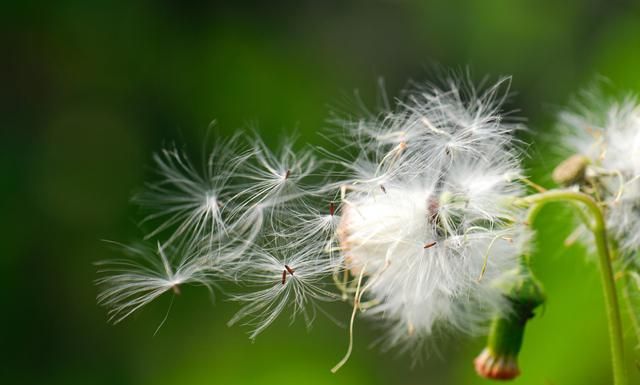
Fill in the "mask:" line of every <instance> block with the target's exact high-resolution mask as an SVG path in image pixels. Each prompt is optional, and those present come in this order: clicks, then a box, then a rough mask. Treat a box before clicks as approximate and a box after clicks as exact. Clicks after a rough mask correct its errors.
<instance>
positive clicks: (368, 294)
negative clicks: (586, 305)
mask: <svg viewBox="0 0 640 385" xmlns="http://www.w3.org/2000/svg"><path fill="white" fill-rule="evenodd" d="M506 85H507V83H506V82H505V81H502V82H499V83H498V84H496V85H494V86H492V87H489V88H486V87H485V88H482V89H476V88H473V87H470V86H464V85H463V84H462V82H459V81H450V82H449V83H447V85H446V86H445V87H436V86H428V87H425V88H423V89H421V90H417V91H415V92H412V93H410V94H409V96H408V97H407V98H406V99H405V100H403V101H399V102H398V103H397V106H396V108H395V109H394V110H393V111H386V112H384V113H382V114H381V115H380V116H376V117H371V118H366V119H361V120H356V121H350V122H342V123H343V125H344V126H347V132H348V134H347V143H348V147H349V149H350V150H354V151H352V152H350V153H349V155H347V156H345V157H342V158H338V157H334V158H333V159H329V160H327V162H320V161H318V160H317V158H316V155H315V154H314V153H313V152H312V151H310V150H303V151H294V150H293V148H292V145H291V144H290V143H287V144H285V145H283V146H282V148H281V149H280V150H279V151H277V152H272V151H270V150H269V148H267V146H265V144H264V143H263V142H262V141H260V140H258V139H245V138H244V137H243V136H242V134H241V135H238V136H236V137H234V138H232V139H231V140H229V141H225V142H222V143H219V144H217V145H216V146H214V148H213V149H212V151H211V152H210V154H209V156H208V157H207V158H206V159H204V161H203V162H202V166H201V167H196V166H194V164H192V163H191V162H190V161H189V160H188V158H187V157H186V156H185V154H184V153H183V152H181V151H179V150H177V149H175V148H172V149H169V150H165V151H163V152H161V153H160V154H157V155H156V156H155V162H156V165H157V170H158V174H159V178H158V180H157V181H156V182H154V183H152V184H149V185H148V186H147V189H146V191H145V192H144V193H142V194H140V195H139V196H137V197H136V199H135V202H137V203H138V204H139V205H141V206H142V207H143V209H145V211H146V212H147V216H146V217H145V218H144V220H143V227H147V228H148V227H150V228H151V230H150V231H149V232H148V234H147V236H146V239H147V240H151V239H152V240H153V241H154V242H157V243H158V246H157V248H156V249H157V250H155V251H154V250H151V251H145V252H142V253H140V252H137V254H143V258H137V259H136V258H133V259H127V260H126V261H125V262H116V263H107V264H105V265H104V266H105V267H104V268H103V271H104V272H105V275H104V276H103V277H102V278H100V280H99V284H100V285H102V286H103V287H104V290H103V292H102V293H101V294H100V296H99V298H98V299H99V302H100V303H102V304H104V305H106V306H108V307H110V308H111V317H112V319H113V321H115V322H119V321H121V320H122V319H123V318H125V317H127V316H128V315H130V314H131V313H132V312H133V311H135V310H137V309H138V308H140V307H141V306H143V305H144V304H146V303H148V302H150V301H151V300H153V299H154V298H156V297H158V296H159V295H161V294H162V293H164V292H167V291H170V290H174V291H176V292H177V291H178V288H179V286H180V285H182V284H188V283H196V284H202V285H205V286H207V287H209V288H211V286H212V285H213V284H214V282H216V281H217V280H231V281H233V282H236V283H238V284H239V285H242V286H244V287H246V288H248V289H250V291H248V292H243V293H240V294H236V295H232V299H235V300H238V301H241V302H243V303H244V307H242V309H241V310H240V311H239V312H238V313H237V314H236V316H235V317H233V319H232V320H231V321H230V324H233V323H237V322H244V323H246V324H249V325H251V326H253V332H252V334H251V337H252V338H253V337H255V336H256V335H257V334H258V333H260V332H261V331H262V330H264V329H265V328H266V327H267V326H268V325H269V324H271V323H272V322H273V321H274V320H275V319H276V318H277V317H278V315H280V314H281V313H282V312H283V311H284V310H285V309H291V313H292V316H295V315H301V316H302V317H303V318H304V319H305V320H306V321H307V322H310V321H311V320H312V319H313V317H314V315H315V312H316V310H317V307H316V306H317V305H316V302H318V301H328V300H333V299H337V298H340V296H338V295H336V294H333V293H332V292H331V291H329V290H328V284H329V283H330V279H329V278H331V277H332V276H333V278H334V281H335V284H336V287H337V288H338V289H339V291H340V292H342V294H343V296H342V298H343V299H351V300H353V301H354V306H355V307H356V308H360V309H362V310H364V309H365V308H368V311H369V314H371V316H372V317H376V318H378V319H380V320H382V321H383V322H382V323H383V324H385V325H388V327H389V329H390V334H389V336H390V337H389V339H388V341H389V342H390V343H391V344H392V345H398V344H402V345H403V346H405V347H408V346H411V345H413V344H412V343H411V342H415V341H422V340H423V339H424V337H427V336H429V335H430V334H432V332H433V331H434V330H435V329H436V328H439V327H443V328H444V327H452V328H454V329H457V330H463V331H466V332H470V333H473V332H476V331H478V330H480V329H482V327H483V326H485V325H486V323H487V321H488V320H489V318H490V317H491V316H493V315H495V313H496V312H502V311H508V309H505V306H506V303H505V301H504V300H503V295H502V293H501V290H500V289H499V288H498V286H497V284H496V282H497V281H498V280H499V279H509V278H505V277H512V279H514V277H515V276H514V275H513V274H506V273H507V272H511V271H512V270H513V269H514V268H516V267H517V264H518V261H519V257H520V256H521V255H522V253H523V252H525V250H524V249H525V248H526V244H527V242H528V236H527V233H528V230H527V229H526V226H525V225H524V224H523V223H522V222H523V221H522V216H521V213H520V212H519V209H517V208H515V207H514V205H513V202H514V200H516V199H517V198H518V197H519V196H521V194H522V190H521V186H520V184H519V181H518V179H519V178H520V177H521V169H520V166H519V161H520V159H519V153H518V152H517V151H516V150H515V147H516V146H515V143H514V139H513V134H514V131H515V130H516V129H517V128H518V125H516V124H511V123H508V122H505V121H504V120H503V115H502V113H501V110H500V109H501V107H502V102H503V100H504V97H505V96H506V91H507V90H506V88H507V87H506ZM353 152H355V156H353ZM325 163H329V164H331V166H332V169H331V170H329V169H326V168H324V164H325ZM134 250H138V249H135V248H134ZM363 297H364V298H366V299H367V300H368V301H367V302H366V303H365V302H360V299H361V298H363ZM354 314H355V313H354Z"/></svg>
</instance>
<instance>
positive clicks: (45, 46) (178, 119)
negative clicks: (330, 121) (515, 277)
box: [0, 0, 640, 385]
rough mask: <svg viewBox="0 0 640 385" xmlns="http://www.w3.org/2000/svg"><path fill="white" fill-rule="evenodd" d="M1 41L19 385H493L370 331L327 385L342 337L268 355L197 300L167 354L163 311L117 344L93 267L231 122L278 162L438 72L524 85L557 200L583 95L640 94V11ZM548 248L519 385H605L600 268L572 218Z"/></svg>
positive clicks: (446, 5) (9, 354)
mask: <svg viewBox="0 0 640 385" xmlns="http://www.w3.org/2000/svg"><path fill="white" fill-rule="evenodd" d="M0 31H1V33H0V42H1V45H0V47H2V49H1V50H0V52H2V56H1V59H0V176H1V177H2V179H1V182H0V183H1V188H0V213H1V214H0V215H1V216H0V218H2V219H1V220H0V226H1V228H0V234H2V242H0V245H1V246H0V251H1V254H0V276H1V277H2V280H1V282H2V284H1V286H0V289H1V290H0V301H1V302H0V305H1V306H0V309H2V314H1V315H0V320H1V321H0V323H1V325H2V327H1V328H0V355H1V356H0V383H3V384H5V383H6V384H31V383H33V384H65V385H67V384H82V385H85V384H110V385H116V384H118V385H119V384H123V385H126V384H154V385H162V384H179V385H189V384H221V385H223V384H224V385H226V384H265V385H271V384H277V385H287V384H336V385H337V384H351V385H353V384H366V385H375V384H394V385H396V384H397V385H403V384H424V385H426V384H435V385H441V384H442V385H446V384H451V385H459V384H476V383H485V382H484V381H483V380H481V379H479V378H477V377H476V376H475V374H474V372H473V367H472V359H473V357H474V356H475V354H477V353H478V352H479V351H480V350H481V348H482V346H483V343H484V341H483V339H482V338H480V339H474V340H468V339H464V338H460V339H455V340H449V341H443V343H441V344H439V346H440V349H441V350H440V354H439V355H438V354H436V355H433V356H432V357H431V358H429V359H428V360H427V361H426V362H425V363H424V364H423V365H422V366H418V367H416V368H414V369H410V360H409V358H408V357H406V356H400V357H396V356H394V355H393V354H392V353H380V352H378V350H376V349H370V348H369V346H368V345H369V343H370V342H371V341H373V340H374V339H375V337H376V336H377V335H379V333H381V330H380V329H376V328H375V327H374V326H373V325H371V324H370V323H368V322H366V320H364V319H361V320H358V322H357V325H356V334H355V349H354V353H353V356H352V359H351V361H350V362H349V363H348V364H347V365H346V366H345V367H344V368H343V369H342V370H341V371H340V372H339V373H338V374H336V375H332V374H331V373H330V372H329V369H330V368H331V367H332V366H333V365H334V364H335V363H336V362H337V361H338V360H339V359H340V358H341V357H342V355H343V353H344V351H345V350H346V347H347V332H346V331H345V330H344V329H341V328H339V327H337V326H335V325H334V324H332V323H331V322H330V321H329V320H327V319H326V318H325V317H320V318H319V319H318V320H317V322H316V323H315V325H314V328H313V329H312V330H311V331H310V332H307V331H305V329H304V327H303V326H302V325H301V324H295V325H294V326H289V323H288V322H287V321H288V320H287V319H286V318H285V317H283V318H282V319H280V320H279V321H278V322H277V323H276V324H275V325H274V326H273V327H271V328H270V329H268V330H267V331H266V332H265V333H264V334H263V335H261V336H259V338H258V339H257V341H256V342H255V343H254V344H252V343H251V342H250V341H249V340H248V338H247V337H246V334H245V332H246V330H245V329H243V328H241V327H234V328H227V327H226V325H225V323H226V321H227V320H228V319H229V318H230V317H231V315H232V314H233V313H234V311H235V310H236V309H237V306H236V305H235V304H231V303H228V302H226V301H225V300H224V299H222V297H220V298H216V300H215V302H214V303H213V304H212V302H211V301H210V299H209V298H208V296H207V293H205V291H204V290H198V289H197V288H185V289H184V290H183V295H182V296H180V297H179V298H178V299H177V300H176V302H175V304H174V306H173V310H172V312H171V314H170V316H169V319H168V321H167V323H166V324H165V326H164V327H163V329H162V330H161V331H160V333H159V334H158V335H157V336H155V337H153V332H154V330H155V327H156V326H157V324H158V323H159V322H160V321H161V320H162V318H163V316H164V313H165V311H166V309H167V307H168V304H169V297H168V296H167V297H166V298H162V299H161V300H159V301H157V302H156V303H154V304H152V305H151V306H149V307H148V308H146V309H145V310H144V311H143V312H141V313H139V314H137V315H136V316H134V317H132V318H131V319H129V320H127V321H126V322H124V323H122V324H120V325H118V326H115V327H114V326H111V325H108V324H107V323H106V314H105V311H104V309H101V308H99V307H97V306H96V305H95V296H96V292H97V291H96V288H95V287H94V286H93V282H92V281H93V279H94V278H95V268H94V266H92V263H93V262H94V261H98V260H102V259H106V258H110V257H114V253H113V251H112V250H110V249H109V248H108V247H106V245H105V244H104V243H102V242H101V241H100V240H101V239H115V240H121V241H127V240H132V239H136V238H137V237H139V235H140V232H139V230H138V229H137V227H136V225H135V219H136V218H138V217H137V216H136V210H135V209H134V208H133V207H131V206H130V205H129V204H128V199H129V197H130V195H131V193H132V192H134V191H135V190H136V189H138V188H140V187H142V185H143V183H144V181H145V180H146V179H147V178H148V177H149V176H150V175H151V171H150V169H149V166H150V158H151V154H152V152H153V151H155V150H158V149H159V148H161V146H162V145H163V143H170V142H174V141H175V142H178V143H187V144H190V145H192V146H193V147H194V148H196V149H197V148H198V143H199V142H200V141H201V140H202V138H203V137H204V135H205V133H206V131H207V127H208V126H209V124H210V122H212V121H213V120H214V119H215V120H216V121H217V125H218V134H219V135H230V134H231V133H232V132H233V131H234V130H237V129H239V128H243V127H247V126H249V127H256V128H257V130H258V131H260V132H261V133H263V134H264V135H265V136H266V137H267V138H269V139H268V140H269V141H270V142H271V143H276V142H277V138H278V136H279V135H281V134H284V133H287V132H291V131H293V130H296V131H297V132H298V133H299V135H300V139H301V140H300V142H301V143H306V142H309V143H316V144H317V143H321V142H323V141H324V142H323V143H325V144H326V140H324V139H321V138H320V137H319V136H318V135H317V133H316V131H319V130H321V129H323V128H324V127H326V126H327V123H326V118H327V116H328V111H329V110H330V109H329V107H328V106H329V105H332V106H337V107H338V108H340V109H343V110H344V109H347V110H348V109H349V108H348V107H347V106H348V104H345V103H344V100H345V95H351V94H352V91H353V90H354V89H359V90H360V94H361V95H362V97H363V99H364V100H365V101H368V102H370V103H371V104H375V100H376V88H377V79H378V77H383V78H384V79H385V84H386V89H387V91H388V92H389V94H390V95H397V94H398V92H399V91H400V90H401V89H402V87H403V86H404V85H405V84H406V83H407V81H408V80H410V79H413V80H416V81H424V80H434V77H435V76H437V71H434V70H433V68H434V67H435V66H442V67H445V68H463V69H464V68H465V67H467V66H469V68H471V69H472V72H473V74H474V75H475V76H476V77H477V78H481V77H482V76H483V75H484V74H489V75H491V76H494V77H497V76H499V75H508V74H510V75H513V84H512V88H513V90H514V91H516V92H517V93H516V94H515V96H514V98H513V99H512V102H511V105H510V106H509V108H513V109H518V110H519V111H520V112H519V114H521V115H522V116H526V117H527V118H528V125H529V126H530V128H531V130H530V132H529V133H528V134H526V138H525V139H527V140H529V141H530V142H531V143H532V145H531V148H530V154H531V159H530V160H529V161H528V166H529V167H530V170H531V174H532V176H533V177H534V179H535V180H536V181H539V182H540V183H542V184H546V185H549V183H550V182H549V181H550V178H549V177H547V175H548V174H549V173H550V170H551V169H552V168H553V165H554V164H555V163H556V162H557V161H558V158H557V156H555V155H554V152H553V151H551V150H550V146H549V145H548V143H549V142H553V140H554V137H553V133H552V131H551V124H550V123H551V121H552V119H553V116H554V114H555V112H556V111H557V108H559V106H561V105H563V104H565V103H566V102H567V101H568V100H569V98H570V95H571V93H572V92H574V91H576V90H578V89H579V88H581V87H583V86H585V85H587V84H588V83H589V82H590V81H591V80H592V79H593V78H594V77H595V76H596V75H602V76H606V77H608V78H609V79H611V81H612V82H613V83H614V84H615V85H616V86H617V87H619V88H620V89H623V90H630V91H636V92H640V7H639V6H638V5H637V4H635V2H633V1H626V2H625V1H606V0H600V1H595V0H593V1H577V0H570V1H551V0H526V1H506V0H504V1H498V0H485V1H441V2H431V1H410V0H386V1H374V0H369V1H364V0H362V1H311V2H303V1H291V2H271V1H264V2H257V3H256V4H251V5H249V4H241V2H232V1H229V2H228V4H227V5H221V4H215V5H214V3H213V2H211V3H204V2H186V1H184V2H181V1H141V2H135V4H134V2H121V3H120V2H104V3H101V2H98V1H96V2H92V1H58V2H41V3H38V2H30V1H15V2H3V4H2V5H1V6H0ZM329 146H330V144H329ZM539 227H540V228H541V232H540V234H539V237H538V238H539V247H538V248H537V251H536V253H535V255H534V262H533V268H534V270H535V271H536V274H537V275H538V277H539V278H540V280H541V281H542V282H543V283H544V284H545V289H546V293H547V296H548V300H547V303H546V305H545V308H544V311H540V312H539V315H538V316H536V318H534V319H533V320H531V321H530V322H529V324H528V325H527V331H526V334H525V337H524V345H523V349H522V352H521V360H520V361H521V368H522V372H523V375H522V377H521V378H520V379H518V380H517V381H516V382H514V384H536V385H540V384H549V385H551V384H554V385H569V384H576V385H577V384H579V385H587V384H598V385H599V384H608V383H610V377H609V376H610V362H609V355H608V352H609V350H608V349H609V348H608V342H607V333H606V324H605V316H604V309H603V299H602V295H601V293H600V286H599V277H598V275H597V272H596V268H597V265H596V264H595V263H594V262H593V260H591V262H587V260H588V259H587V258H584V257H583V256H582V255H581V254H582V253H583V250H581V249H580V248H578V247H573V248H570V249H565V248H563V246H562V240H563V239H564V237H566V235H567V234H568V233H569V232H570V230H571V229H570V221H569V212H567V211H562V210H560V209H559V208H553V209H547V210H545V211H544V212H543V213H542V215H541V217H540V220H539ZM328 310H329V311H330V312H331V313H332V314H334V315H335V316H336V317H338V318H340V319H341V320H343V321H345V320H346V319H347V318H348V315H349V308H348V306H346V305H344V304H336V305H333V306H329V307H328ZM628 332H629V335H630V329H629V330H628ZM633 345H634V342H633V340H632V339H631V338H630V339H629V352H630V354H629V367H630V368H632V369H631V370H632V371H633V373H632V381H631V383H640V374H639V373H638V371H637V370H636V369H635V367H634V365H633V361H634V359H637V358H638V357H639V354H638V351H632V350H631V349H632V348H633Z"/></svg>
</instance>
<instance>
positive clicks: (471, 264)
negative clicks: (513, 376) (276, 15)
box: [339, 82, 527, 348]
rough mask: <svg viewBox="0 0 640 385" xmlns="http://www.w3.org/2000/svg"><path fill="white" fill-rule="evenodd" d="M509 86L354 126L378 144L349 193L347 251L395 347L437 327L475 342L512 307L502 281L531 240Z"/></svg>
mask: <svg viewBox="0 0 640 385" xmlns="http://www.w3.org/2000/svg"><path fill="white" fill-rule="evenodd" d="M500 86H501V84H500V83H499V84H497V85H495V86H494V87H491V88H489V89H486V90H484V91H479V90H475V89H472V88H471V89H468V90H464V89H460V88H459V86H458V83H456V82H451V83H449V84H448V87H447V88H444V89H442V88H437V87H429V88H425V89H424V90H421V91H418V92H415V93H413V94H411V96H410V97H409V99H408V100H407V101H406V102H402V103H400V104H399V106H398V111H395V112H391V113H388V114H386V115H385V116H383V117H382V119H381V120H377V119H373V120H364V121H359V122H356V123H354V124H352V130H353V131H354V135H355V136H356V137H361V138H362V137H365V138H366V137H368V138H369V139H368V140H366V141H365V143H366V146H364V149H363V151H362V152H361V155H360V157H359V159H358V160H357V162H356V163H355V164H353V165H351V168H352V170H353V172H354V175H353V177H352V179H351V180H350V181H349V182H348V183H345V184H344V186H346V187H345V188H344V190H345V198H344V206H343V222H342V224H341V226H340V229H339V233H340V242H341V248H342V250H343V253H344V255H345V264H346V266H347V267H348V268H349V269H351V270H352V271H353V272H354V274H358V273H359V272H362V270H365V273H364V274H365V275H366V276H367V277H368V281H367V283H366V285H365V287H366V293H365V297H368V298H369V300H370V301H369V303H370V304H372V307H371V309H370V310H368V312H370V314H371V315H372V316H374V317H379V318H380V319H382V320H385V321H386V323H387V324H389V326H390V329H391V333H390V334H389V338H388V339H387V340H386V341H387V342H390V343H391V345H399V346H401V348H409V347H412V346H414V342H416V343H419V342H422V341H424V337H427V336H429V335H431V334H432V333H433V331H434V328H441V327H444V328H447V327H453V328H455V329H458V330H462V331H465V332H469V333H475V332H477V331H479V330H482V328H483V326H485V325H486V323H487V321H488V320H489V318H490V317H491V316H492V315H495V314H496V312H501V311H505V310H507V309H505V308H504V306H505V305H506V304H505V303H504V298H503V294H502V293H501V291H500V289H499V288H498V287H497V285H496V280H497V279H499V278H500V279H507V278H506V277H505V274H504V273H505V272H506V271H510V270H512V269H514V268H515V267H516V266H517V263H518V260H519V256H520V255H522V253H523V252H524V250H523V248H524V247H525V245H526V243H527V236H526V233H527V231H526V229H525V228H524V225H523V224H522V219H521V215H520V213H519V212H518V211H517V209H516V208H514V206H513V204H512V203H513V201H514V199H516V198H517V197H518V196H520V194H521V193H522V191H521V187H520V185H519V183H518V181H517V179H518V178H519V176H520V175H521V170H520V166H519V158H518V156H517V153H516V152H515V151H514V150H513V131H514V130H515V129H516V127H517V126H516V125H512V124H508V123H505V122H504V120H503V119H502V115H501V114H500V113H499V108H500V107H501V106H500V102H501V100H502V97H501V95H503V94H502V93H501V92H504V91H501V89H500ZM513 277H515V276H512V278H513Z"/></svg>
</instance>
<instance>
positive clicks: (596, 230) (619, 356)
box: [522, 190, 628, 385]
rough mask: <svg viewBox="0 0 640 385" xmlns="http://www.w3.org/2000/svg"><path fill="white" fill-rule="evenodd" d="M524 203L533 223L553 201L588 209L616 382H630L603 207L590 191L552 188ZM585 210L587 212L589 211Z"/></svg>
mask: <svg viewBox="0 0 640 385" xmlns="http://www.w3.org/2000/svg"><path fill="white" fill-rule="evenodd" d="M522 201H523V203H525V204H527V205H528V206H530V207H531V209H530V212H529V217H528V221H529V223H530V224H531V223H532V222H533V220H534V219H535V217H536V215H537V213H538V212H539V211H540V209H541V208H542V206H544V205H545V204H547V203H551V202H575V203H581V204H583V205H584V207H585V208H586V209H587V211H586V213H589V214H590V216H589V217H586V216H585V217H583V220H586V221H587V223H586V225H587V227H588V228H589V230H591V232H592V233H593V236H594V239H595V243H596V248H597V250H598V257H599V260H600V276H601V279H602V288H603V291H604V299H605V307H606V311H607V320H608V323H609V339H610V343H611V360H612V367H613V383H614V385H627V384H628V380H627V371H626V369H625V364H624V340H623V336H622V322H621V317H620V306H619V303H618V294H617V292H616V286H615V280H614V276H613V267H612V264H611V262H612V261H611V255H610V250H609V245H608V241H607V229H606V226H605V221H604V217H603V214H602V210H601V209H600V207H599V206H598V204H597V203H596V201H594V200H593V199H592V198H591V197H590V196H589V195H587V194H584V193H581V192H577V191H570V190H550V191H546V192H543V193H539V194H534V195H530V196H528V197H526V198H523V199H522ZM586 213H585V214H586Z"/></svg>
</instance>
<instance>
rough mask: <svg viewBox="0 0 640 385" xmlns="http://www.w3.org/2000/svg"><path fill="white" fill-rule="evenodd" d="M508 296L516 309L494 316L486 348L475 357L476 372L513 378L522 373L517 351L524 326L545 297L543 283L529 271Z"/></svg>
mask: <svg viewBox="0 0 640 385" xmlns="http://www.w3.org/2000/svg"><path fill="white" fill-rule="evenodd" d="M506 297H507V299H508V301H509V302H510V304H511V307H512V310H513V311H512V312H511V313H509V314H506V315H501V316H498V317H496V318H494V319H493V321H492V322H491V329H490V331H489V338H488V343H487V347H486V348H485V349H484V350H483V351H482V352H481V353H480V355H479V356H478V357H477V358H476V359H475V360H474V366H475V369H476V372H477V373H478V374H479V375H480V376H482V377H484V378H488V379H492V380H511V379H514V378H516V377H517V376H518V375H519V374H520V369H519V368H518V353H519V352H520V348H521V346H522V339H523V336H524V328H525V325H526V324H527V321H528V320H529V319H530V318H532V317H533V315H534V310H535V308H537V307H538V306H540V305H541V304H542V303H543V302H544V299H545V297H544V293H543V290H542V286H541V284H540V283H539V282H538V281H537V280H536V279H535V278H534V277H533V275H532V274H531V273H530V272H526V273H525V274H524V275H523V276H522V279H521V280H520V281H519V282H518V283H516V284H515V285H514V287H512V288H511V289H510V290H508V292H507V293H506Z"/></svg>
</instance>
